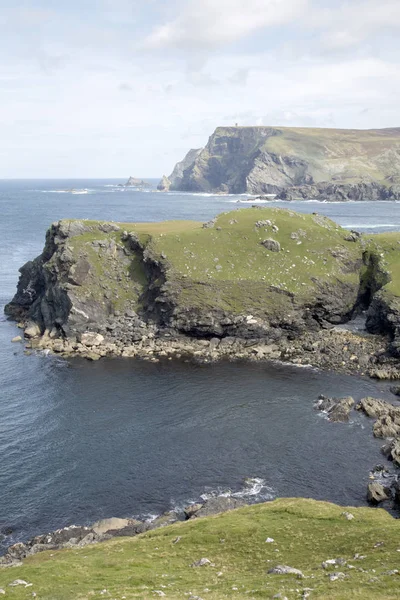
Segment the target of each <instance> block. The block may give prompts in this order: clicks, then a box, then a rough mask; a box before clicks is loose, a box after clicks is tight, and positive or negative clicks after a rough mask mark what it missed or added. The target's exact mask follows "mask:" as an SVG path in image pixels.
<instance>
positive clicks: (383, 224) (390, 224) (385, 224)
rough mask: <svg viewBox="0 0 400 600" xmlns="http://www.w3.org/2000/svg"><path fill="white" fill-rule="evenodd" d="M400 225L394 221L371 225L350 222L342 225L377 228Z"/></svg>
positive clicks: (356, 227)
mask: <svg viewBox="0 0 400 600" xmlns="http://www.w3.org/2000/svg"><path fill="white" fill-rule="evenodd" d="M396 226H397V227H399V225H396V224H394V223H370V224H369V225H366V224H364V225H363V224H361V223H350V224H348V225H342V227H346V228H348V227H351V228H353V229H377V228H379V227H396Z"/></svg>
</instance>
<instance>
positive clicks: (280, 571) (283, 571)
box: [268, 565, 304, 578]
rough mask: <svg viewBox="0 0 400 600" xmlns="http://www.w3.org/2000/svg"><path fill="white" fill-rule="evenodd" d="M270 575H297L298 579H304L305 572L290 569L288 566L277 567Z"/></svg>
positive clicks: (270, 570) (271, 570)
mask: <svg viewBox="0 0 400 600" xmlns="http://www.w3.org/2000/svg"><path fill="white" fill-rule="evenodd" d="M268 573H269V574H273V575H297V577H301V578H303V577H304V575H303V572H302V571H300V569H295V568H293V567H288V566H287V565H277V566H276V567H273V568H272V569H269V571H268Z"/></svg>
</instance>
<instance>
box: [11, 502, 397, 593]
mask: <svg viewBox="0 0 400 600" xmlns="http://www.w3.org/2000/svg"><path fill="white" fill-rule="evenodd" d="M344 510H346V509H344V508H342V507H339V506H335V505H333V504H328V503H323V502H316V501H314V500H303V499H281V500H276V501H274V502H270V503H266V504H259V505H255V506H251V507H245V508H243V509H239V510H237V511H233V512H230V513H225V514H223V515H219V516H215V517H209V518H205V519H199V520H194V521H190V522H187V523H179V524H175V525H172V526H168V527H165V528H162V529H158V530H155V531H153V532H149V533H146V534H142V535H141V536H138V537H135V538H115V539H113V540H111V541H109V542H105V543H103V544H100V545H95V546H87V547H85V548H81V549H70V550H62V551H59V552H45V553H41V554H37V555H35V556H33V557H30V558H28V559H27V560H26V561H25V563H24V565H23V566H21V567H16V568H9V569H5V570H0V587H2V588H4V589H5V590H6V598H13V599H15V600H22V599H28V598H32V592H35V593H36V594H37V598H38V599H40V600H83V599H91V598H113V599H118V600H119V599H121V600H122V599H123V598H126V599H132V598H141V599H143V600H148V599H150V598H155V597H157V596H156V595H155V594H154V593H153V592H154V591H155V590H161V591H163V592H164V593H165V597H166V598H170V599H178V598H188V597H189V592H191V593H192V594H193V595H197V596H200V597H201V598H204V599H206V598H208V599H210V600H220V599H223V598H230V599H231V598H238V599H244V598H253V599H259V598H272V597H273V596H274V595H275V594H277V593H282V595H283V596H287V598H288V599H289V600H291V599H295V598H301V596H302V590H303V589H304V588H312V590H313V591H312V592H311V596H310V598H311V599H314V598H315V599H322V598H323V599H325V600H329V599H337V600H340V599H343V600H344V599H348V598H349V599H350V598H357V599H360V600H361V599H363V600H365V599H371V600H372V599H373V600H394V599H395V598H398V597H399V586H400V576H399V575H392V576H389V575H386V574H385V573H386V572H387V571H389V570H393V569H400V552H398V550H399V549H400V521H397V520H395V519H393V518H392V517H391V516H390V515H389V514H388V513H386V512H385V511H383V510H378V509H369V508H358V509H353V508H351V509H347V510H349V511H351V513H352V514H353V515H354V517H355V518H354V519H353V520H352V521H348V520H346V519H345V517H344V516H343V514H342V513H343V511H344ZM177 536H180V537H181V540H180V541H179V542H178V543H176V544H174V543H173V541H174V540H175V539H176V538H177ZM267 537H271V538H273V539H274V540H275V542H274V543H266V542H265V540H266V538H267ZM378 542H383V545H380V546H379V547H376V548H375V547H374V546H375V544H376V543H378ZM276 550H279V552H277V551H276ZM356 553H358V554H359V555H361V556H365V558H364V559H362V560H356V559H354V555H355V554H356ZM203 557H204V558H208V559H209V560H210V561H211V562H212V563H213V564H214V565H215V566H206V567H200V568H192V567H191V566H190V565H191V564H192V563H193V562H194V561H196V560H198V559H200V558H203ZM339 557H340V558H344V559H345V560H346V561H347V562H348V565H353V566H354V567H355V568H354V569H350V568H348V566H343V567H331V568H330V569H329V571H326V570H324V569H323V568H322V566H321V563H322V562H323V561H325V560H327V559H332V558H339ZM277 564H283V565H289V566H291V567H295V568H298V569H301V570H302V571H303V573H304V575H305V578H304V579H297V578H296V577H295V576H293V575H285V576H281V575H272V574H267V571H268V570H269V569H270V568H272V567H274V566H276V565H277ZM333 571H341V572H343V573H345V574H346V575H348V577H346V579H345V580H344V581H335V582H331V581H330V580H329V577H328V576H327V573H328V572H333ZM219 573H220V574H221V575H218V574H219ZM15 579H24V580H25V581H27V582H29V583H32V584H33V585H32V587H29V588H26V589H25V588H22V587H16V588H11V587H9V585H8V584H9V583H11V582H12V581H13V580H15ZM235 588H236V589H235ZM103 590H107V591H106V592H105V593H103V594H101V592H102V591H103ZM205 590H208V591H205Z"/></svg>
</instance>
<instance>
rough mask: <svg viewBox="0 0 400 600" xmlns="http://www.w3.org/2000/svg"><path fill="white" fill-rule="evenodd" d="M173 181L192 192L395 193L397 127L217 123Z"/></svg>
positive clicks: (399, 151)
mask: <svg viewBox="0 0 400 600" xmlns="http://www.w3.org/2000/svg"><path fill="white" fill-rule="evenodd" d="M170 180H171V189H176V190H181V191H189V192H214V193H233V194H242V193H250V194H269V193H272V194H282V193H283V194H284V195H285V199H289V200H290V199H298V198H302V199H306V198H307V199H308V198H320V199H329V200H337V201H339V200H340V201H343V200H385V199H397V198H399V197H400V189H399V182H400V128H392V129H380V130H379V129H377V130H354V129H352V130H346V129H345V130H340V129H307V128H295V127H290V128H289V127H218V128H217V129H216V130H215V132H214V133H213V134H212V135H211V137H210V138H209V141H208V143H207V145H206V146H205V148H203V149H202V150H200V151H199V150H196V151H190V153H189V154H188V155H187V157H186V158H185V159H184V161H182V163H178V165H177V166H176V167H175V169H174V172H173V174H172V176H171V177H170ZM280 197H282V198H283V196H282V195H281V196H280Z"/></svg>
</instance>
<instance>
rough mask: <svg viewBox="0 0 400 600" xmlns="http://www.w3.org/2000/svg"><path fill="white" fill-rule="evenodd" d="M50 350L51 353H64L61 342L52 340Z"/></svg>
mask: <svg viewBox="0 0 400 600" xmlns="http://www.w3.org/2000/svg"><path fill="white" fill-rule="evenodd" d="M52 348H53V352H63V351H64V342H63V340H54V342H53V345H52Z"/></svg>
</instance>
